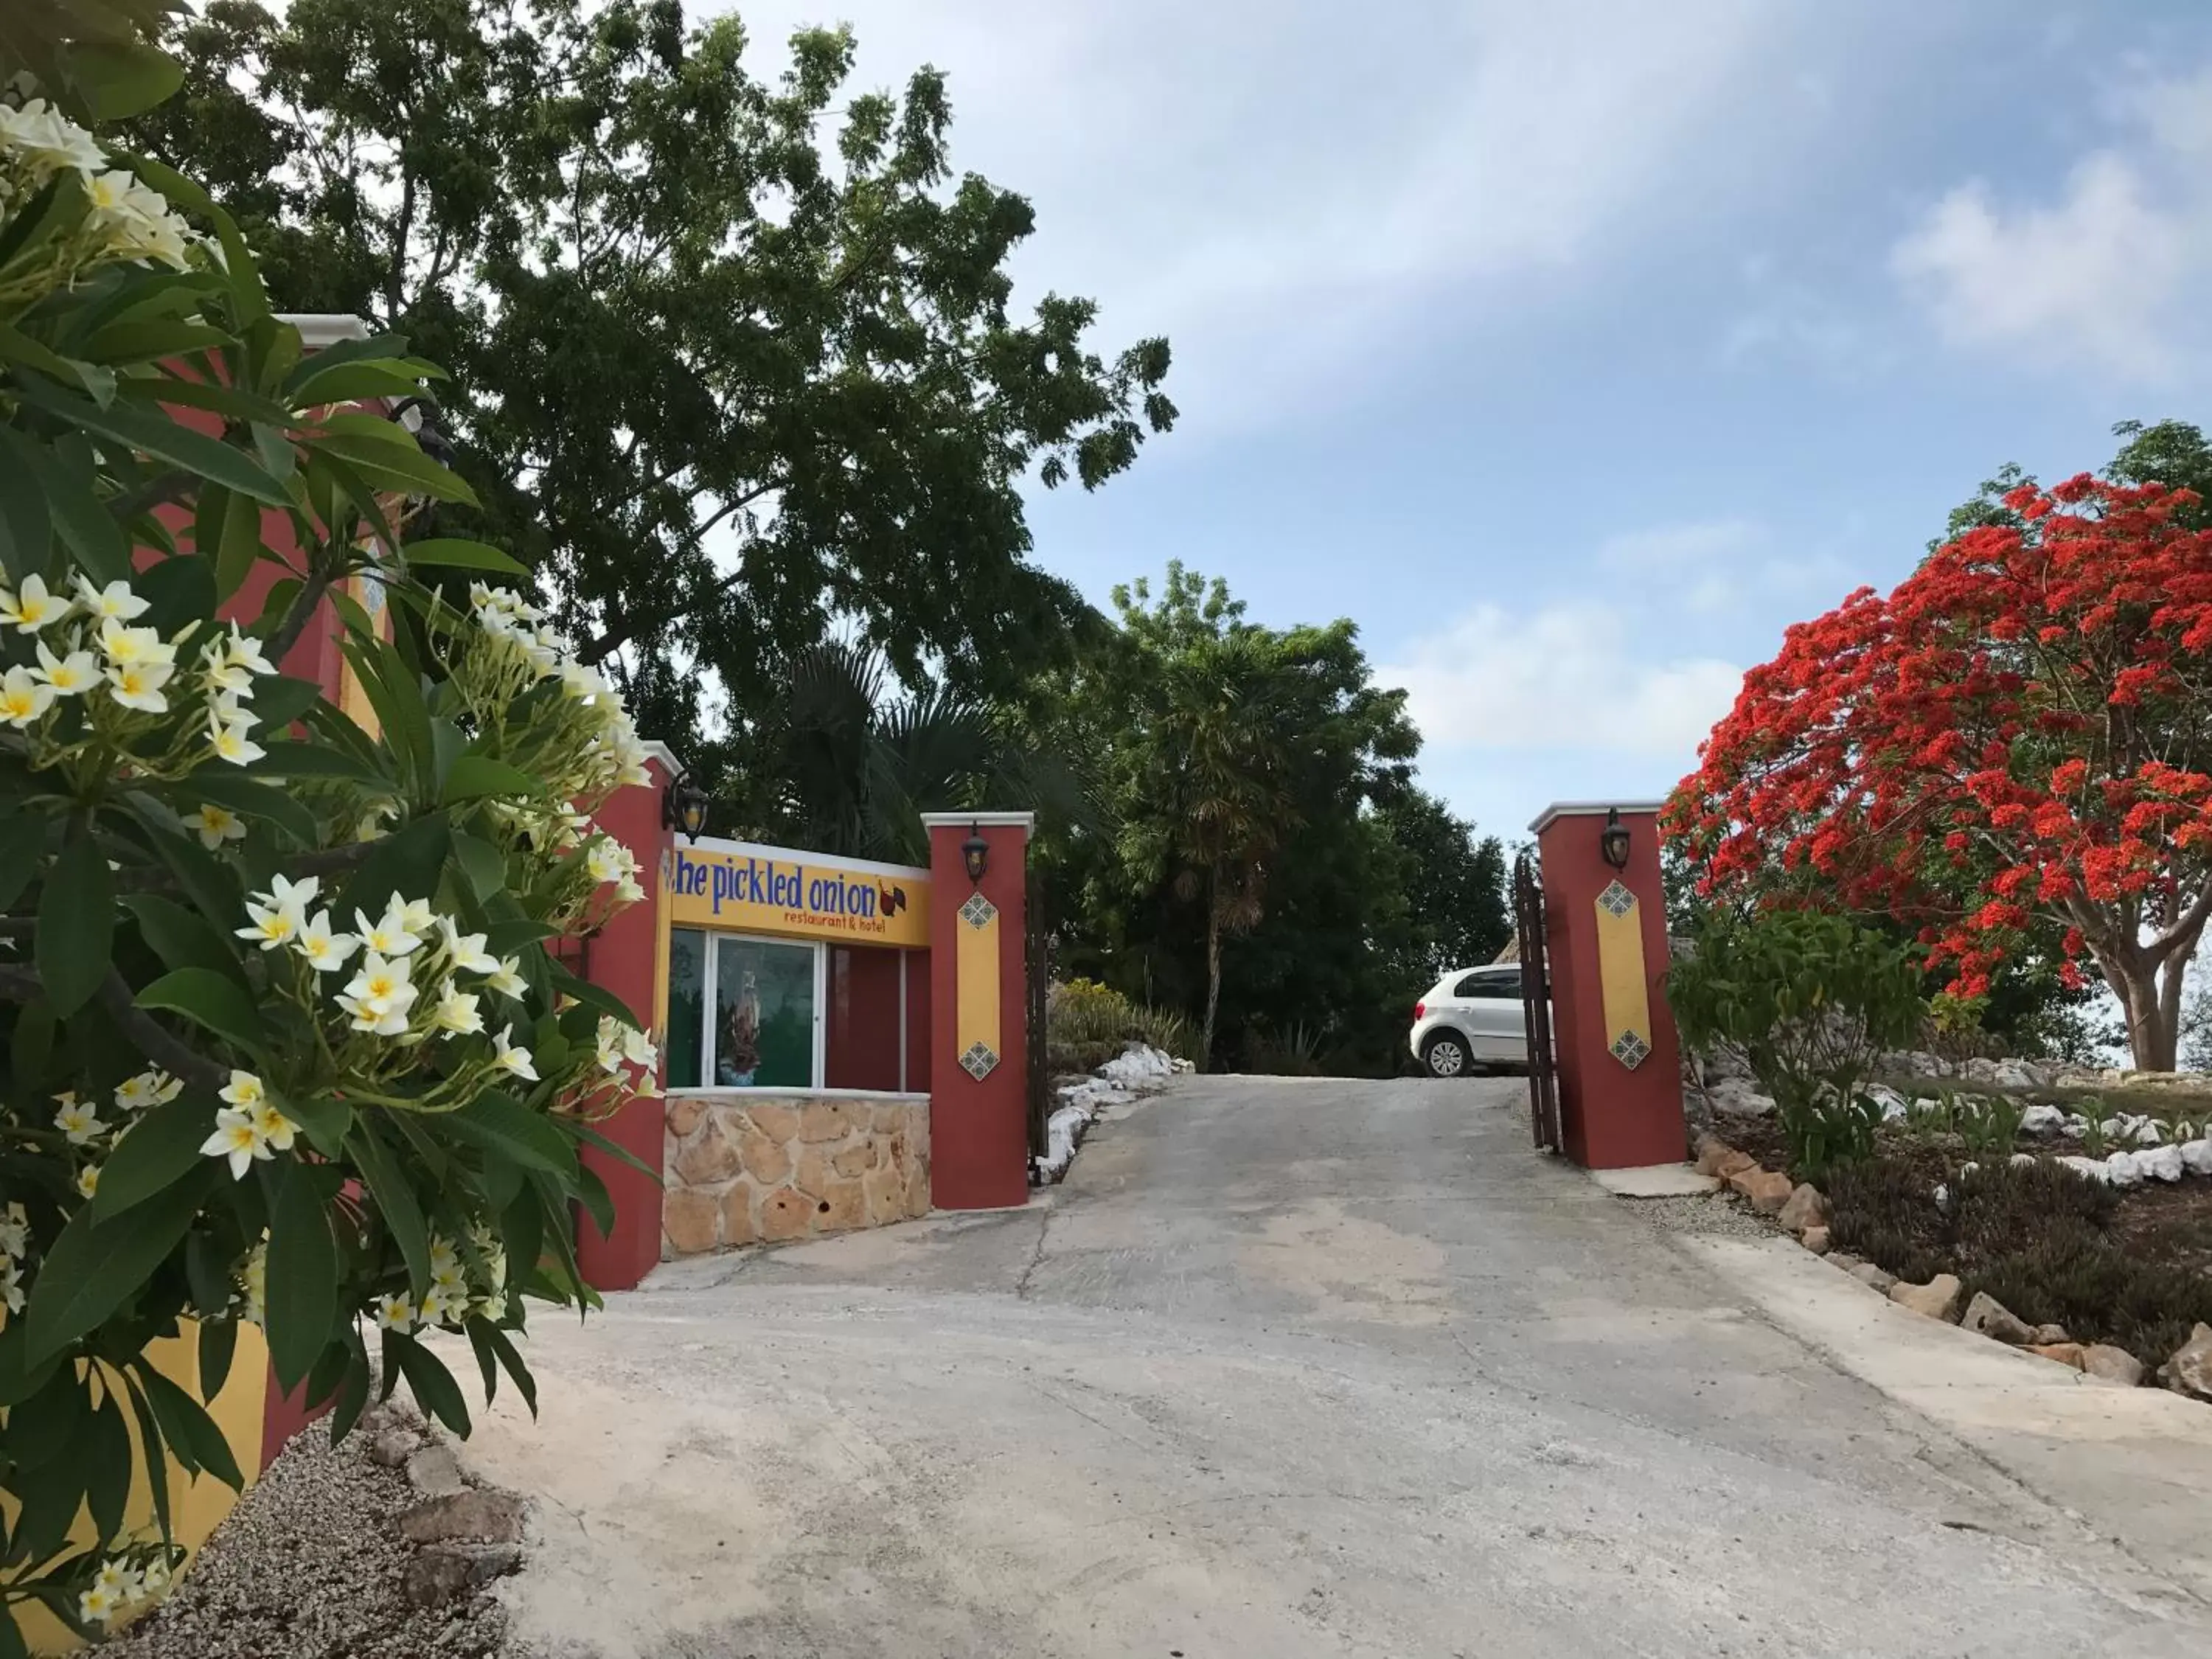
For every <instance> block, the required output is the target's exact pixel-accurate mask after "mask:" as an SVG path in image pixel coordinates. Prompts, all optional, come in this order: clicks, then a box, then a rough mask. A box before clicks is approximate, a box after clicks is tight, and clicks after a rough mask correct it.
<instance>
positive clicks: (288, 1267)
mask: <svg viewBox="0 0 2212 1659" xmlns="http://www.w3.org/2000/svg"><path fill="white" fill-rule="evenodd" d="M276 1168H277V1173H276V1177H275V1182H276V1196H275V1198H274V1200H273V1201H272V1202H271V1204H270V1212H269V1259H268V1293H267V1295H266V1297H264V1301H265V1303H266V1304H267V1306H266V1311H265V1316H266V1318H267V1321H268V1325H267V1329H268V1334H269V1363H270V1365H271V1367H272V1368H273V1369H274V1370H275V1371H276V1383H277V1386H278V1387H280V1388H282V1389H286V1390H288V1391H289V1389H292V1388H293V1387H294V1386H295V1384H297V1383H300V1382H301V1380H302V1379H303V1378H304V1377H306V1376H307V1372H308V1370H309V1369H310V1368H311V1367H312V1366H313V1364H314V1363H315V1359H316V1357H317V1356H318V1355H319V1354H320V1353H321V1352H323V1348H324V1346H325V1344H327V1343H328V1342H329V1341H330V1340H331V1324H332V1323H333V1322H334V1321H335V1320H336V1319H337V1278H338V1258H337V1245H336V1244H335V1243H332V1242H331V1221H330V1214H329V1212H328V1210H327V1209H326V1207H325V1205H324V1201H323V1195H322V1194H321V1193H320V1191H319V1190H318V1188H317V1186H316V1182H315V1181H314V1179H313V1176H312V1175H311V1174H310V1173H309V1171H308V1170H307V1165H305V1164H301V1163H299V1162H297V1161H296V1160H294V1159H291V1158H287V1159H285V1160H283V1163H282V1164H280V1165H278V1166H276Z"/></svg>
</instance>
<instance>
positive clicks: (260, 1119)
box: [251, 1100, 300, 1152]
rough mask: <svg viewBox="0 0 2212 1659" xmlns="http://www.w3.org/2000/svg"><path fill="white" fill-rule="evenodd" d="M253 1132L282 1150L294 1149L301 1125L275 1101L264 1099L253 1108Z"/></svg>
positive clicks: (269, 1144) (277, 1149)
mask: <svg viewBox="0 0 2212 1659" xmlns="http://www.w3.org/2000/svg"><path fill="white" fill-rule="evenodd" d="M251 1115H252V1119H253V1132H254V1133H256V1134H258V1135H259V1136H260V1137H261V1139H262V1140H263V1141H264V1143H265V1144H267V1145H268V1146H271V1147H273V1148H275V1149H276V1151H277V1152H290V1151H291V1150H292V1141H293V1139H294V1138H295V1136H296V1135H297V1134H298V1133H299V1129H300V1126H299V1125H298V1124H296V1123H295V1122H293V1121H292V1120H291V1119H290V1118H289V1117H287V1116H285V1115H284V1114H283V1110H282V1109H279V1108H278V1107H277V1106H276V1103H274V1102H271V1101H266V1100H264V1101H263V1102H262V1103H260V1104H259V1105H258V1106H256V1107H254V1108H253V1109H252V1113H251Z"/></svg>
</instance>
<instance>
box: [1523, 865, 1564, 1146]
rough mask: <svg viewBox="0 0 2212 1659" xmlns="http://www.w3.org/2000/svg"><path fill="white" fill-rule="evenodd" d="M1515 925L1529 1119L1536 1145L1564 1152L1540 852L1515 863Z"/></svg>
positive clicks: (1550, 966) (1550, 968)
mask: <svg viewBox="0 0 2212 1659" xmlns="http://www.w3.org/2000/svg"><path fill="white" fill-rule="evenodd" d="M1513 921H1514V924H1515V926H1516V928H1517V929H1518V930H1519V933H1520V950H1521V1019H1522V1026H1523V1028H1524V1029H1525V1030H1526V1031H1527V1033H1528V1116H1529V1122H1530V1127H1532V1128H1533V1129H1534V1133H1535V1137H1536V1145H1537V1146H1541V1147H1542V1148H1544V1149H1545V1150H1547V1151H1549V1152H1558V1151H1559V1068H1558V1065H1557V1063H1556V1060H1555V1058H1554V1055H1553V1048H1552V961H1551V953H1550V952H1549V951H1547V950H1546V949H1545V941H1544V884H1543V881H1542V879H1541V876H1540V874H1539V867H1538V865H1537V862H1536V852H1535V849H1534V848H1522V853H1521V856H1520V857H1519V858H1518V859H1516V860H1514V864H1513Z"/></svg>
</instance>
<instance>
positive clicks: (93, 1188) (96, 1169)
mask: <svg viewBox="0 0 2212 1659" xmlns="http://www.w3.org/2000/svg"><path fill="white" fill-rule="evenodd" d="M76 1189H77V1191H78V1192H80V1193H82V1194H84V1195H85V1196H86V1197H87V1198H90V1197H91V1196H92V1195H93V1194H95V1193H97V1192H98V1191H99V1190H100V1165H98V1164H86V1165H85V1166H84V1168H82V1170H78V1171H77V1172H76Z"/></svg>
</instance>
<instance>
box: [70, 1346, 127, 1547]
mask: <svg viewBox="0 0 2212 1659" xmlns="http://www.w3.org/2000/svg"><path fill="white" fill-rule="evenodd" d="M102 1382H103V1385H105V1384H106V1382H107V1379H106V1378H105V1377H103V1379H102ZM116 1395H117V1390H116V1389H114V1388H112V1387H108V1388H107V1389H106V1394H105V1395H103V1396H102V1398H101V1400H100V1406H99V1408H98V1409H97V1410H96V1411H94V1413H93V1414H92V1424H91V1431H90V1433H89V1434H88V1435H87V1436H86V1437H85V1442H84V1443H82V1451H81V1452H80V1454H79V1455H82V1458H83V1460H84V1466H85V1479H84V1504H85V1508H86V1509H88V1510H90V1511H91V1512H92V1524H93V1528H94V1531H95V1532H96V1533H97V1534H98V1535H99V1536H100V1537H102V1538H112V1537H113V1536H115V1534H117V1533H118V1532H120V1531H122V1529H123V1511H124V1510H125V1507H126V1506H127V1505H128V1504H130V1502H131V1472H132V1468H133V1465H134V1463H135V1462H136V1459H135V1456H134V1455H133V1453H132V1451H131V1425H130V1422H129V1420H128V1419H126V1418H125V1416H124V1415H123V1402H122V1401H120V1400H118V1398H117V1397H116Z"/></svg>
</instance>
